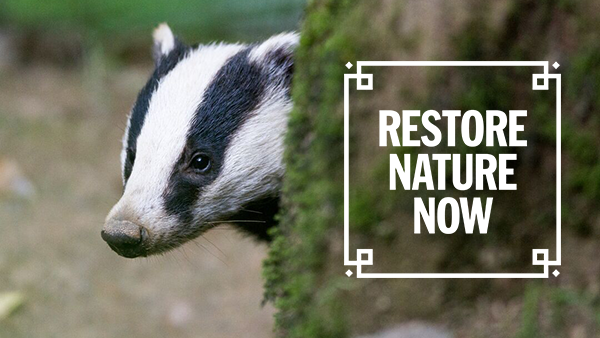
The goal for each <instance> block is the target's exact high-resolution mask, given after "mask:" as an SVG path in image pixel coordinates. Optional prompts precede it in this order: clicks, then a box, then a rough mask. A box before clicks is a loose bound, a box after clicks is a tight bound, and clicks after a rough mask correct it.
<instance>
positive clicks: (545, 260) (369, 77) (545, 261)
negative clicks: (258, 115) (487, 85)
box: [344, 61, 562, 278]
mask: <svg viewBox="0 0 600 338" xmlns="http://www.w3.org/2000/svg"><path fill="white" fill-rule="evenodd" d="M352 66H353V65H352V63H350V62H348V63H347V64H346V67H347V68H348V69H350V68H352ZM365 66H381V67H399V66H400V67H440V66H446V67H456V66H458V67H465V66H469V67H498V66H500V67H502V66H506V67H516V66H530V67H543V69H544V72H543V73H542V74H535V73H534V74H533V76H532V82H533V85H532V89H533V90H548V89H549V82H550V81H549V79H554V80H555V83H556V259H554V260H550V259H549V249H533V250H532V254H533V255H532V256H533V257H532V265H535V266H539V265H542V266H543V267H544V272H541V273H363V272H362V266H363V265H373V249H357V250H356V251H357V253H356V257H357V260H354V261H353V260H350V239H349V238H350V230H349V227H350V209H349V204H350V186H349V185H350V105H349V102H350V96H349V93H350V79H355V80H356V83H357V85H356V88H357V90H372V89H373V74H363V73H362V67H365ZM553 66H554V68H558V66H559V65H558V63H556V62H555V63H554V64H553ZM356 70H357V72H356V73H354V74H344V265H345V266H351V265H354V266H356V272H357V273H356V278H548V277H549V266H560V265H561V155H562V149H561V135H562V133H561V75H560V74H557V73H553V74H550V73H548V61H358V62H357V67H356ZM540 79H542V80H543V82H542V83H541V84H539V83H538V80H540ZM363 80H366V83H363ZM365 253H366V254H367V259H365V260H363V259H362V254H365ZM540 254H541V255H542V259H539V255H540ZM352 274H353V273H352V270H348V271H346V275H347V276H348V277H350V276H352ZM553 275H554V276H555V277H558V275H559V272H558V270H554V272H553Z"/></svg>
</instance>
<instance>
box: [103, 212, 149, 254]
mask: <svg viewBox="0 0 600 338" xmlns="http://www.w3.org/2000/svg"><path fill="white" fill-rule="evenodd" d="M100 235H101V236H102V239H103V240H104V241H106V243H108V245H109V246H110V248H111V249H113V251H115V252H116V253H118V254H119V255H121V256H123V257H126V258H135V257H139V256H146V249H145V248H144V239H145V238H146V237H147V235H146V230H145V229H144V228H143V227H141V226H139V225H137V224H135V223H133V222H130V221H125V220H107V221H106V223H105V224H104V228H103V229H102V232H101V233H100Z"/></svg>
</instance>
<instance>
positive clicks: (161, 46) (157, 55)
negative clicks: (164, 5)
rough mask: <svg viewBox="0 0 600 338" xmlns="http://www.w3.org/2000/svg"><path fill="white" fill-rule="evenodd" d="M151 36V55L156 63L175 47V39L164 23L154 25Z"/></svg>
mask: <svg viewBox="0 0 600 338" xmlns="http://www.w3.org/2000/svg"><path fill="white" fill-rule="evenodd" d="M152 38H153V39H154V46H153V48H152V56H153V57H154V63H155V64H156V65H158V64H159V63H160V60H161V59H162V58H163V57H165V56H167V55H168V54H169V53H170V52H171V51H172V50H173V49H174V48H175V44H176V42H177V40H176V38H175V35H173V32H172V31H171V28H169V26H168V25H167V24H166V23H161V24H160V25H158V27H156V29H155V30H154V32H153V33H152Z"/></svg>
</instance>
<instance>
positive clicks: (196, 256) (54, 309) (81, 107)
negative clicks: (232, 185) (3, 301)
mask: <svg viewBox="0 0 600 338" xmlns="http://www.w3.org/2000/svg"><path fill="white" fill-rule="evenodd" d="M84 68H85V67H84ZM90 72H93V74H91V73H90ZM149 72H150V66H144V67H141V66H140V67H138V68H135V67H134V68H127V69H121V68H116V69H115V67H114V66H113V67H104V68H101V69H100V70H98V69H96V70H91V71H90V70H85V69H84V70H74V69H71V70H69V69H67V70H65V69H56V68H53V67H49V66H28V67H25V68H23V67H11V68H10V69H4V70H2V69H0V162H3V163H5V166H6V163H9V164H10V165H11V166H13V167H14V166H17V167H18V170H19V171H20V173H21V174H22V176H20V177H21V181H24V182H26V183H28V184H30V185H28V186H26V189H24V191H20V192H19V191H18V190H17V191H16V192H15V191H11V190H10V189H4V190H2V189H0V294H1V293H3V292H13V291H17V292H21V293H22V294H23V295H24V297H25V298H24V299H25V300H24V303H23V305H22V306H21V307H20V308H19V309H18V310H17V311H15V312H14V313H13V314H12V315H11V316H9V317H8V318H6V319H4V320H0V337H141V336H143V337H146V338H150V337H270V336H272V333H271V331H272V315H273V309H272V308H271V307H270V306H268V305H267V306H265V307H261V299H262V279H261V261H262V259H263V258H264V256H265V252H266V247H265V246H264V245H261V244H257V243H255V242H254V241H253V240H252V239H249V238H243V237H242V236H241V235H239V234H238V233H237V232H236V231H235V230H233V229H231V228H227V227H223V228H217V229H214V230H212V231H211V232H209V233H208V234H206V235H205V237H203V238H199V239H198V240H196V242H195V243H189V244H187V245H185V246H184V247H183V248H181V249H180V250H178V251H176V252H172V253H169V254H167V255H165V256H161V257H150V258H146V259H136V260H127V259H124V258H122V257H119V256H117V255H116V254H115V253H113V252H112V251H111V250H110V249H109V248H108V246H107V245H106V244H105V243H104V242H103V241H102V239H101V238H100V230H101V227H102V223H103V220H104V217H105V215H106V214H107V212H108V211H109V209H110V208H111V206H112V204H113V203H114V202H116V201H117V200H118V198H119V196H120V193H121V182H120V168H119V162H118V161H119V151H120V139H121V135H122V133H123V131H122V128H123V127H124V125H125V122H126V119H125V117H126V113H127V112H128V110H129V108H130V106H131V104H132V103H133V101H134V99H135V95H136V93H137V91H138V90H139V88H141V86H142V85H143V83H144V82H145V80H146V77H147V76H148V74H149ZM98 75H100V76H98Z"/></svg>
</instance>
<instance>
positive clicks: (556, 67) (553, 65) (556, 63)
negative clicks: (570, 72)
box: [552, 62, 560, 69]
mask: <svg viewBox="0 0 600 338" xmlns="http://www.w3.org/2000/svg"><path fill="white" fill-rule="evenodd" d="M552 67H554V69H558V67H560V65H559V64H558V62H554V63H553V64H552Z"/></svg>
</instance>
